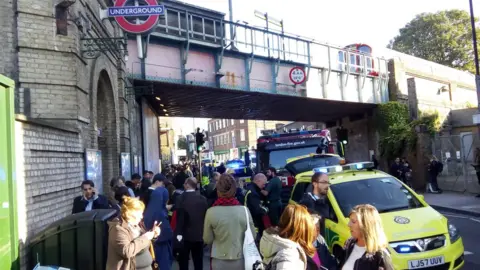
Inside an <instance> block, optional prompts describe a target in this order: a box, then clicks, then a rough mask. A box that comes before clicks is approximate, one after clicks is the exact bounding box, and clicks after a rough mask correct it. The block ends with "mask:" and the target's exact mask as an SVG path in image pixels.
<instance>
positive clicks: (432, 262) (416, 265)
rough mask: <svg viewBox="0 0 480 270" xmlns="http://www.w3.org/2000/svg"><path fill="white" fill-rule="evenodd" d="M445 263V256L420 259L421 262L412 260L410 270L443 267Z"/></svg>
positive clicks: (409, 262)
mask: <svg viewBox="0 0 480 270" xmlns="http://www.w3.org/2000/svg"><path fill="white" fill-rule="evenodd" d="M444 263H445V257H443V256H438V257H432V258H427V259H420V260H411V261H408V269H421V268H425V267H431V266H436V265H441V264H444Z"/></svg>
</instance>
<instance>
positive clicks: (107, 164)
mask: <svg viewBox="0 0 480 270" xmlns="http://www.w3.org/2000/svg"><path fill="white" fill-rule="evenodd" d="M96 106H97V108H96V110H97V115H96V123H97V131H98V132H97V139H98V141H97V142H98V150H100V151H102V178H103V179H102V180H103V193H107V192H108V191H109V189H110V188H109V180H110V178H111V177H114V176H118V175H119V168H118V167H119V165H118V164H119V162H118V159H119V157H118V149H117V128H116V127H117V125H116V117H115V99H114V94H113V87H112V83H111V80H110V77H109V76H108V73H107V71H105V70H102V71H101V72H100V76H99V78H98V85H97V102H96Z"/></svg>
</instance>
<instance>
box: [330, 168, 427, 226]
mask: <svg viewBox="0 0 480 270" xmlns="http://www.w3.org/2000/svg"><path fill="white" fill-rule="evenodd" d="M333 182H335V180H333ZM330 188H331V190H332V192H333V194H334V196H335V198H336V200H337V203H338V205H339V206H340V209H341V210H342V213H343V215H344V216H345V217H347V216H348V214H349V213H350V211H351V210H352V208H353V207H355V206H356V205H359V204H371V205H373V206H375V207H376V208H377V210H378V212H380V213H385V212H393V211H400V210H406V209H413V208H419V207H423V205H422V204H421V203H420V201H419V200H418V199H417V197H415V196H414V195H413V194H412V193H410V191H409V190H408V189H406V188H405V186H404V185H403V184H402V183H400V181H398V180H397V179H395V178H393V177H382V178H373V179H365V180H358V181H352V182H345V183H341V184H334V185H331V187H330ZM352 194H355V196H352Z"/></svg>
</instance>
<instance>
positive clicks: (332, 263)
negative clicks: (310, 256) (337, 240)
mask: <svg viewBox="0 0 480 270" xmlns="http://www.w3.org/2000/svg"><path fill="white" fill-rule="evenodd" d="M315 246H316V248H317V254H318V257H319V258H320V261H321V262H322V266H323V267H325V268H327V269H328V270H337V269H339V268H338V265H337V259H336V258H335V257H334V256H333V255H332V254H330V251H329V250H328V246H327V243H325V239H324V238H323V237H321V236H320V237H318V238H317V240H315Z"/></svg>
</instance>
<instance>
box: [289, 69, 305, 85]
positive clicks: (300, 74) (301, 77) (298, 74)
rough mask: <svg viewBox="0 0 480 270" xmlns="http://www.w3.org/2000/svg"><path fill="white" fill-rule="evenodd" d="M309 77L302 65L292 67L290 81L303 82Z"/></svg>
mask: <svg viewBox="0 0 480 270" xmlns="http://www.w3.org/2000/svg"><path fill="white" fill-rule="evenodd" d="M306 79H307V74H306V73H305V70H303V68H301V67H293V68H292V69H290V81H292V83H294V84H302V83H304V82H305V80H306Z"/></svg>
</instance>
